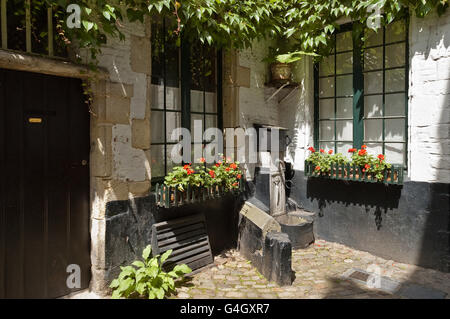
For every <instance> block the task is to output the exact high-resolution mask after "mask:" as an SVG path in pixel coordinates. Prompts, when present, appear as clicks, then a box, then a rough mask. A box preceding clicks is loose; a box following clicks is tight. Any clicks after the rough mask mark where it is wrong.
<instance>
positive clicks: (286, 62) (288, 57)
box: [263, 37, 319, 85]
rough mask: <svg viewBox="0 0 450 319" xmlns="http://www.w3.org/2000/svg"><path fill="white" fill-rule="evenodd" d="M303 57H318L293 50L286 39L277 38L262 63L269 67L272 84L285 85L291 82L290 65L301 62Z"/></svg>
mask: <svg viewBox="0 0 450 319" xmlns="http://www.w3.org/2000/svg"><path fill="white" fill-rule="evenodd" d="M304 56H314V57H316V56H319V55H318V54H316V53H312V52H305V51H298V50H294V49H293V48H291V47H290V46H289V41H288V39H286V38H282V37H279V38H277V40H276V44H275V46H271V47H269V53H268V55H267V57H266V58H264V60H263V62H266V63H268V64H269V65H270V73H271V78H270V82H271V83H273V84H276V85H277V84H285V83H287V82H290V81H292V63H294V62H297V61H299V60H301V59H302V58H303V57H304Z"/></svg>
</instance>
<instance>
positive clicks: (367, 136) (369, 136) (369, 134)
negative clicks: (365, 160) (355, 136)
mask: <svg viewBox="0 0 450 319" xmlns="http://www.w3.org/2000/svg"><path fill="white" fill-rule="evenodd" d="M364 140H365V141H382V140H383V120H364Z"/></svg>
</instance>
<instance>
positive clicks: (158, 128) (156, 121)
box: [150, 110, 164, 143]
mask: <svg viewBox="0 0 450 319" xmlns="http://www.w3.org/2000/svg"><path fill="white" fill-rule="evenodd" d="M150 117H151V126H152V127H151V134H152V143H164V112H161V111H154V110H153V111H152V112H151V116H150Z"/></svg>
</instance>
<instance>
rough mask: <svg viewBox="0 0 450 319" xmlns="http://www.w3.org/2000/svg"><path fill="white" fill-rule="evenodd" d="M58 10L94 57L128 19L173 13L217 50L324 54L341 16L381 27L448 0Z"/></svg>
mask: <svg viewBox="0 0 450 319" xmlns="http://www.w3.org/2000/svg"><path fill="white" fill-rule="evenodd" d="M46 2H47V4H50V5H53V7H54V8H55V16H56V17H57V18H58V19H59V20H58V21H59V22H58V28H59V32H58V33H59V35H60V36H61V37H63V38H64V40H65V41H66V43H71V42H73V41H76V43H77V45H78V46H79V47H81V48H87V49H89V50H90V52H91V56H92V58H93V60H95V59H96V56H97V54H98V53H99V52H100V51H101V47H102V45H104V44H105V43H106V41H107V38H108V37H118V38H120V39H124V38H125V35H124V33H123V25H124V21H127V20H128V21H130V22H135V21H139V22H141V23H143V22H144V19H145V17H146V16H152V15H155V14H159V15H165V16H167V17H173V19H174V20H175V21H176V23H175V25H176V28H175V29H174V30H173V32H174V33H175V35H177V36H178V37H179V36H180V35H181V34H184V35H185V36H187V37H188V38H196V39H199V40H200V41H201V42H202V43H208V44H210V45H213V46H215V47H217V48H236V49H242V48H246V47H250V46H251V44H252V42H253V41H254V40H257V39H262V38H266V37H271V38H273V37H283V38H286V39H289V41H290V43H291V45H292V50H298V51H306V52H317V53H321V52H326V51H327V48H329V47H330V45H331V40H332V37H330V35H331V34H333V32H334V31H335V30H336V29H338V28H339V20H340V19H342V18H346V17H347V18H350V19H352V20H357V21H360V22H361V23H366V21H367V19H370V18H371V17H372V18H373V17H374V14H375V13H374V8H378V9H379V10H380V12H382V13H383V14H382V15H381V16H380V17H379V18H380V21H381V25H385V24H389V23H391V22H392V21H394V20H395V19H396V18H398V17H400V16H402V15H404V12H405V10H407V11H408V12H410V13H411V14H412V13H414V14H415V15H416V16H418V17H425V16H426V15H428V14H430V13H431V12H433V11H434V10H436V11H437V13H438V14H439V15H442V14H443V13H444V11H445V10H446V8H447V7H448V5H449V0H362V1H358V0H339V1H338V0H309V1H298V0H109V1H106V0H79V1H73V0H46ZM71 3H77V4H78V5H79V6H80V7H81V27H80V28H72V29H71V28H68V27H67V24H66V23H65V21H64V19H65V18H66V17H67V16H68V13H66V8H67V6H68V5H69V4H71Z"/></svg>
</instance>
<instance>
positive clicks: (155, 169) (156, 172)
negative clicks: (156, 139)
mask: <svg viewBox="0 0 450 319" xmlns="http://www.w3.org/2000/svg"><path fill="white" fill-rule="evenodd" d="M164 157H165V156H164V145H152V148H151V150H150V160H151V162H152V163H151V170H152V178H155V177H161V176H164V175H165V172H164Z"/></svg>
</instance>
